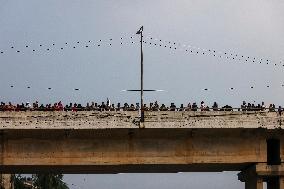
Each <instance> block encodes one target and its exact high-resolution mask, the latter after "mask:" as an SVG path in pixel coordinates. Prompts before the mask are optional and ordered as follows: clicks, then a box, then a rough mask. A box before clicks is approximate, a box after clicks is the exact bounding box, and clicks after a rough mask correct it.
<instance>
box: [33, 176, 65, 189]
mask: <svg viewBox="0 0 284 189" xmlns="http://www.w3.org/2000/svg"><path fill="white" fill-rule="evenodd" d="M33 183H34V187H35V188H38V189H69V187H68V186H67V184H66V183H65V182H64V181H63V175H62V174H34V175H33Z"/></svg>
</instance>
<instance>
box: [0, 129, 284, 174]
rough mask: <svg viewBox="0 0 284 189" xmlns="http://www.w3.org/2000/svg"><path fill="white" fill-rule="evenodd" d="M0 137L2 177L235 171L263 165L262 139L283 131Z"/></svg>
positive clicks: (6, 133) (14, 133) (7, 133)
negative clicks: (13, 174)
mask: <svg viewBox="0 0 284 189" xmlns="http://www.w3.org/2000/svg"><path fill="white" fill-rule="evenodd" d="M0 134H1V136H0V138H1V150H0V157H1V159H0V161H1V166H0V169H1V172H4V173H35V172H61V173H132V172H135V173H138V172H139V173H152V172H155V173H157V172H165V173H172V172H213V171H214V172H219V171H238V170H244V169H246V168H247V167H249V166H251V165H254V164H256V163H264V162H266V161H267V149H266V148H267V144H266V140H267V138H271V137H273V138H283V131H282V130H278V131H277V132H276V131H275V130H271V131H268V130H266V129H216V128H215V129H102V130H99V129H96V130H94V129H77V130H74V129H72V130H68V129H64V130H62V129H60V130H56V129H50V130H48V129H46V130H42V129H38V130H37V129H32V130H12V129H10V130H2V132H1V133H0ZM282 142H283V141H282ZM281 146H282V147H281V157H284V155H283V152H284V150H283V146H284V145H281ZM282 159H283V158H282Z"/></svg>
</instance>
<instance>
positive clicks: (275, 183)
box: [267, 177, 280, 189]
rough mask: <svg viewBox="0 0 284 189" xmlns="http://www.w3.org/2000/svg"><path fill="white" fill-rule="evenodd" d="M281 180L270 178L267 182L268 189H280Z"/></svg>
mask: <svg viewBox="0 0 284 189" xmlns="http://www.w3.org/2000/svg"><path fill="white" fill-rule="evenodd" d="M279 188H280V179H279V177H270V178H268V180H267V189H279Z"/></svg>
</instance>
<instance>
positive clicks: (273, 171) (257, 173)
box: [238, 163, 284, 189]
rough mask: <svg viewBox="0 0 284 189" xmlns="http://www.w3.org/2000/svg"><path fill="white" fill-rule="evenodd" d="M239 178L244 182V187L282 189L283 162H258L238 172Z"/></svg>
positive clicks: (247, 188)
mask: <svg viewBox="0 0 284 189" xmlns="http://www.w3.org/2000/svg"><path fill="white" fill-rule="evenodd" d="M238 177H239V180H240V181H241V182H245V189H263V183H264V182H266V183H267V189H284V164H281V165H267V164H265V163H259V164H256V165H254V166H251V167H249V168H248V169H246V170H243V171H242V172H240V173H239V174H238Z"/></svg>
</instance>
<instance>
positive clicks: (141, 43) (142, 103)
mask: <svg viewBox="0 0 284 189" xmlns="http://www.w3.org/2000/svg"><path fill="white" fill-rule="evenodd" d="M140 30H141V31H140V36H141V40H140V46H141V48H140V49H141V108H140V111H141V112H140V114H141V120H140V121H141V122H144V102H143V95H144V94H143V92H144V89H143V74H144V73H143V26H142V27H141V29H140Z"/></svg>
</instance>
